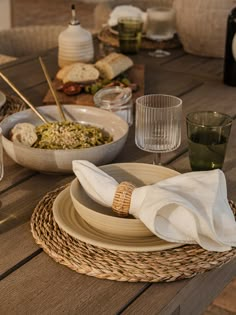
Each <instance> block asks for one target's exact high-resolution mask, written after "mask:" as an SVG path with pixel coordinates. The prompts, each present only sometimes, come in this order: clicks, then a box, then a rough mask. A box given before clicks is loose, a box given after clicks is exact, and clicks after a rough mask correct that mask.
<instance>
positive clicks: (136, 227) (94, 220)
mask: <svg viewBox="0 0 236 315" xmlns="http://www.w3.org/2000/svg"><path fill="white" fill-rule="evenodd" d="M101 169H102V170H103V171H104V172H106V173H107V174H109V175H110V176H112V177H113V178H115V179H116V180H117V181H118V182H121V181H130V182H132V183H133V184H135V186H136V187H141V186H144V185H150V184H153V183H156V182H159V181H160V180H163V179H166V178H169V177H172V176H176V175H178V174H179V173H178V172H176V171H174V170H171V169H169V168H166V167H162V166H156V165H151V164H143V163H120V164H110V165H104V166H101ZM70 195H71V199H72V202H73V205H74V207H75V209H76V211H77V213H78V214H79V215H80V216H81V217H82V218H83V219H84V220H85V221H86V222H87V223H88V224H89V225H90V226H92V227H93V228H94V229H96V230H99V231H100V232H102V233H105V234H111V235H117V236H119V238H122V237H136V238H137V237H138V238H143V237H148V236H151V235H152V233H151V231H149V230H148V229H147V228H146V226H145V225H144V224H143V223H142V222H141V221H140V220H139V219H135V218H134V217H133V216H129V217H127V218H121V217H118V216H117V215H116V214H115V213H114V212H113V211H112V209H111V208H106V207H103V206H101V205H99V204H97V203H96V202H94V201H93V200H92V199H91V198H90V197H88V195H87V194H86V192H85V191H84V189H83V188H82V186H81V185H80V182H79V181H78V179H77V178H76V179H74V180H73V182H72V183H71V186H70Z"/></svg>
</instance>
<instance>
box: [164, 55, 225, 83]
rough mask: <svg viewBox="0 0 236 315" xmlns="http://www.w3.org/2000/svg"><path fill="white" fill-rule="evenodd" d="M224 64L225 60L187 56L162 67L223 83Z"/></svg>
mask: <svg viewBox="0 0 236 315" xmlns="http://www.w3.org/2000/svg"><path fill="white" fill-rule="evenodd" d="M223 64H224V60H223V59H220V58H218V59H217V58H206V57H199V56H194V55H190V54H185V55H183V56H180V57H179V58H176V59H174V60H173V61H171V60H170V61H168V62H166V63H163V64H162V67H163V68H164V69H166V70H169V71H177V72H184V73H188V74H189V75H192V76H198V77H199V78H202V79H205V80H208V79H213V80H217V81H220V82H222V78H223V76H222V73H223ZM183 65H184V66H183Z"/></svg>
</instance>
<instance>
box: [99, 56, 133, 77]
mask: <svg viewBox="0 0 236 315" xmlns="http://www.w3.org/2000/svg"><path fill="white" fill-rule="evenodd" d="M132 66H133V61H132V60H131V59H130V58H129V57H127V56H125V55H123V54H118V53H115V52H114V53H111V54H109V55H107V56H106V57H104V58H103V59H100V60H99V61H97V62H96V63H95V67H96V68H97V69H98V70H99V72H100V75H101V77H103V78H104V79H109V80H112V79H114V78H115V77H116V76H118V75H119V74H121V73H122V72H124V71H126V70H127V69H129V68H130V67H132Z"/></svg>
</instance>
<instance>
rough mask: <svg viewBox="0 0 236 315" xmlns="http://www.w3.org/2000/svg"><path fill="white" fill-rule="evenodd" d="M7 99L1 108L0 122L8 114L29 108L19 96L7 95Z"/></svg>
mask: <svg viewBox="0 0 236 315" xmlns="http://www.w3.org/2000/svg"><path fill="white" fill-rule="evenodd" d="M6 99H7V100H6V102H5V104H4V105H3V106H1V108H0V122H1V121H2V120H3V119H4V118H6V117H7V116H9V115H11V114H14V113H17V112H20V111H21V110H24V109H26V108H27V105H26V104H25V103H24V102H23V101H22V100H21V99H20V98H19V97H17V96H14V95H6Z"/></svg>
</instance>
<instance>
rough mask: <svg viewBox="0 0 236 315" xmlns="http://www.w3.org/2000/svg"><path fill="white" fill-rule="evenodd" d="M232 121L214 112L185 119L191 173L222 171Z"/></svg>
mask: <svg viewBox="0 0 236 315" xmlns="http://www.w3.org/2000/svg"><path fill="white" fill-rule="evenodd" d="M232 122H233V119H232V118H231V117H230V116H229V115H227V114H223V113H219V112H215V111H199V112H192V113H189V114H188V115H187V117H186V124H187V137H188V149H189V161H190V165H191V168H192V170H193V171H207V170H213V169H217V168H220V169H222V167H223V164H224V159H225V155H226V149H227V144H228V140H229V136H230V130H231V125H232Z"/></svg>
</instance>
